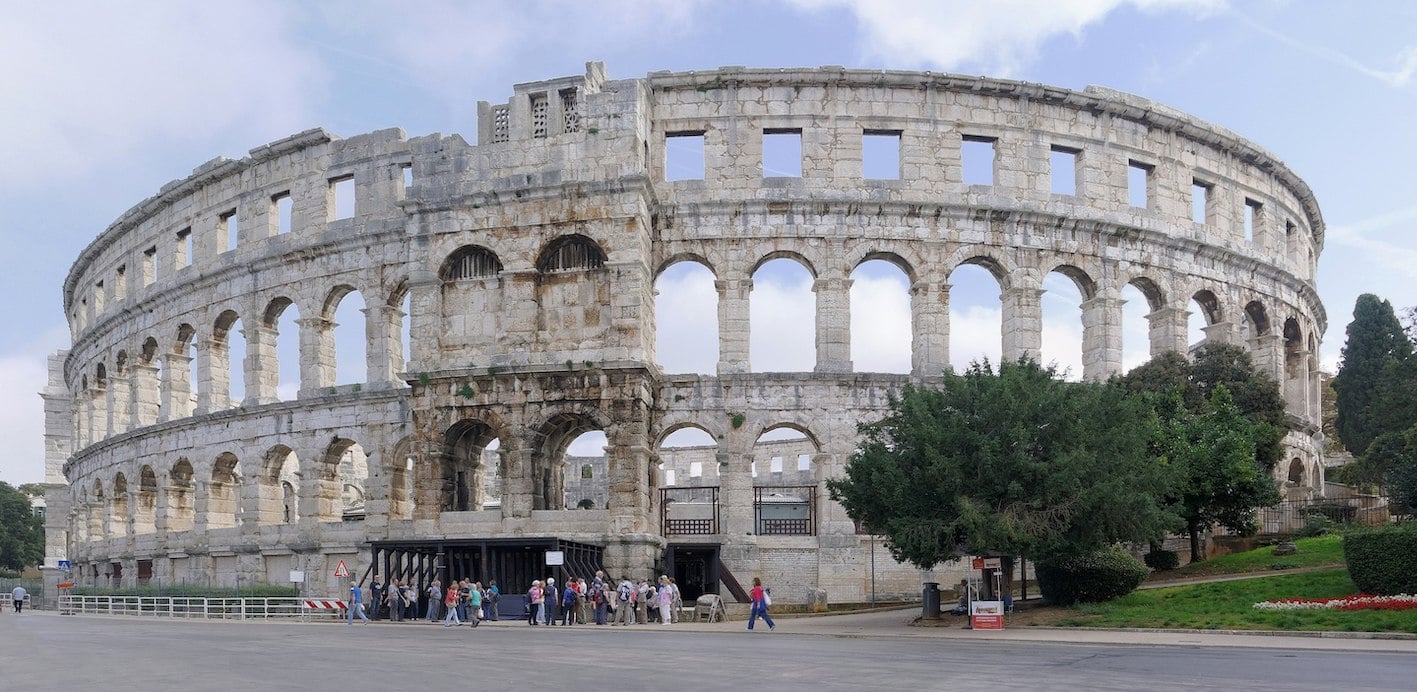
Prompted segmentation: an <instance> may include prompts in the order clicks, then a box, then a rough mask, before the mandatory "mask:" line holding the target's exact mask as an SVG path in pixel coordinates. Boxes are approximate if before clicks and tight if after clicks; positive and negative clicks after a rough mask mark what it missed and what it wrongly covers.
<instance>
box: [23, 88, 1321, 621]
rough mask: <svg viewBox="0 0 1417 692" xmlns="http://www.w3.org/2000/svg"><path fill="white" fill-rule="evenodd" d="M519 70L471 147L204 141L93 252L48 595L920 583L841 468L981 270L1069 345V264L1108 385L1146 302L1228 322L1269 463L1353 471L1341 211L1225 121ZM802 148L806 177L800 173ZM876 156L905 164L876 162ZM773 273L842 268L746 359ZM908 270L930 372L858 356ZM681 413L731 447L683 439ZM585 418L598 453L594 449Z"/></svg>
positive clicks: (842, 589) (863, 587)
mask: <svg viewBox="0 0 1417 692" xmlns="http://www.w3.org/2000/svg"><path fill="white" fill-rule="evenodd" d="M512 91H513V93H512V96H511V97H510V99H509V100H507V101H506V102H505V103H500V104H490V103H486V102H484V103H481V104H479V107H478V118H477V124H476V132H475V139H476V144H469V143H468V142H467V141H466V140H465V139H464V138H463V137H462V136H459V135H456V134H454V135H446V136H445V135H441V134H431V135H427V136H421V137H413V138H409V137H407V136H405V134H404V133H403V132H402V131H400V130H381V131H376V132H372V133H368V134H362V135H358V136H354V137H350V138H341V137H338V136H336V135H334V134H331V133H328V132H326V131H324V130H320V129H315V130H309V131H306V132H301V133H299V134H296V135H293V136H291V137H288V138H285V139H282V140H279V141H275V142H271V143H269V144H265V145H262V146H259V147H257V148H255V149H252V150H251V151H250V153H249V156H246V157H244V158H241V159H240V160H229V159H226V158H217V159H214V160H212V161H210V162H208V163H205V164H203V165H201V166H199V167H197V168H196V169H195V170H194V171H193V172H192V174H191V175H190V176H188V177H186V178H183V179H181V180H175V181H173V182H171V183H169V184H167V185H165V186H163V187H162V188H161V189H160V190H159V191H157V193H156V194H155V195H153V196H152V197H150V198H148V199H146V200H143V201H141V202H139V203H138V204H136V205H135V206H134V207H132V209H130V210H129V211H128V212H126V213H125V214H123V215H122V216H121V217H120V218H118V219H117V220H116V221H114V222H113V223H112V225H111V226H109V227H108V228H107V229H106V230H104V231H103V232H102V233H100V234H98V236H97V237H96V238H95V239H94V240H93V241H92V242H91V243H90V244H89V245H88V246H87V247H86V248H85V249H84V250H83V252H82V253H81V254H80V255H79V256H78V257H77V259H76V260H75V261H74V264H73V266H72V268H71V269H70V271H69V273H68V276H67V279H66V280H65V283H64V294H63V300H64V309H65V311H66V316H67V318H68V321H69V325H70V329H71V334H72V341H71V343H72V347H71V349H70V350H68V351H63V352H60V353H58V354H56V355H54V356H53V357H51V360H50V381H49V385H48V387H47V388H46V389H45V391H44V392H43V393H42V397H43V399H44V403H45V411H46V433H45V434H46V482H47V483H49V484H50V490H49V493H48V496H47V503H48V514H47V520H46V521H47V524H46V533H47V541H48V543H47V556H46V565H47V566H48V567H49V568H50V569H47V570H46V577H47V579H48V580H50V582H54V581H57V579H58V578H59V574H58V572H57V571H56V570H54V569H53V568H54V567H55V566H56V565H57V564H58V561H59V560H61V559H67V560H69V561H71V562H72V565H73V570H74V571H73V573H72V576H70V577H68V578H71V579H72V580H74V581H76V582H77V583H79V584H81V585H100V584H101V585H105V586H106V585H115V586H133V585H138V584H144V583H148V582H153V581H155V582H159V583H184V582H186V583H199V584H211V585H214V586H238V585H241V584H251V583H259V582H272V583H282V584H284V583H288V579H289V578H290V576H291V575H290V573H291V572H292V571H301V572H304V573H305V574H306V575H308V576H307V582H306V584H305V588H306V589H307V591H308V592H309V593H314V594H325V595H339V594H342V593H344V592H345V591H346V590H347V588H348V581H347V580H346V579H339V578H336V577H334V576H333V574H332V572H333V571H334V569H335V566H336V564H338V562H340V561H343V562H345V563H346V564H347V565H348V566H349V568H350V569H351V571H352V572H353V576H354V578H355V579H360V578H367V577H368V576H370V575H371V574H378V575H380V576H381V577H383V578H385V579H387V578H390V577H396V578H401V579H405V580H407V579H412V580H413V581H414V582H416V583H419V584H423V583H426V582H427V581H429V580H431V579H432V578H434V577H435V576H442V577H443V578H445V579H446V578H447V577H449V576H451V577H453V578H458V577H463V576H469V577H472V578H477V579H482V580H486V579H489V578H495V579H497V580H498V581H499V582H500V583H501V584H504V585H506V586H504V588H505V589H506V592H507V593H519V592H520V591H521V590H524V589H525V586H526V585H527V584H529V582H530V581H531V579H532V578H535V577H542V576H545V575H546V574H547V573H548V570H550V569H551V568H548V567H547V566H545V555H544V553H545V552H546V551H561V552H562V554H563V555H564V559H565V563H566V564H565V567H564V570H565V572H567V573H573V574H578V575H585V574H588V573H589V572H590V571H591V570H593V569H595V568H598V567H603V568H604V569H606V570H607V571H608V572H609V573H610V574H612V575H615V576H619V575H621V574H625V575H629V576H632V577H641V576H649V575H651V574H653V573H655V572H658V571H663V572H666V573H669V574H672V575H677V576H678V578H679V580H680V581H681V583H683V584H684V585H685V590H686V592H688V593H686V596H692V595H695V593H696V592H700V591H712V592H720V590H721V589H726V590H725V591H723V592H724V593H725V594H726V593H728V592H729V591H734V590H735V589H734V586H732V585H731V584H730V583H746V582H748V581H750V580H751V578H752V577H754V576H761V577H762V578H763V579H764V581H765V582H767V583H769V584H773V585H775V586H776V587H778V588H777V589H776V593H777V594H780V595H779V596H777V598H778V600H782V601H783V602H786V603H792V602H804V601H806V600H808V599H811V598H823V597H824V598H827V599H829V600H830V601H831V602H861V601H865V600H867V599H868V598H870V597H873V596H875V595H877V594H879V595H881V596H882V597H902V596H909V595H918V594H919V593H920V591H919V589H920V582H921V573H920V572H919V571H918V570H916V569H914V568H911V567H909V566H906V565H900V564H897V563H895V562H894V561H892V560H891V559H890V558H889V555H888V553H887V552H886V551H884V550H880V551H876V550H875V544H876V543H877V538H876V537H872V536H869V535H866V534H865V533H863V532H862V531H861V530H860V529H859V527H857V526H856V525H854V524H853V522H852V521H851V519H850V518H849V517H847V516H846V514H845V512H844V511H843V510H842V508H841V507H840V506H839V505H837V504H836V503H834V502H833V501H831V500H830V499H829V497H828V495H827V492H826V480H827V479H828V478H831V477H834V476H836V475H839V474H840V473H841V471H842V469H843V467H844V465H845V463H846V462H847V460H848V459H849V457H850V455H851V454H852V452H853V450H854V449H855V445H856V426H857V424H858V422H860V421H863V420H869V419H871V418H872V417H873V416H876V415H879V414H880V412H881V411H882V410H883V409H884V407H885V405H886V402H887V397H888V395H889V393H890V392H892V391H893V390H896V389H897V388H899V387H901V386H902V385H904V384H905V383H908V382H929V381H930V380H931V379H932V378H936V377H938V376H939V374H940V373H941V372H943V371H944V370H945V369H946V368H947V367H949V363H950V360H949V351H950V331H951V325H950V289H951V275H952V273H953V272H954V271H955V270H956V269H958V268H960V267H964V266H972V267H981V268H982V269H984V270H987V272H988V273H989V274H990V275H991V276H992V277H993V279H994V281H995V282H997V284H998V291H999V306H1000V311H1001V315H1002V318H1001V325H1002V327H1001V330H1000V331H1001V333H1000V334H999V338H1000V340H1001V341H1000V342H999V346H1000V353H1001V354H1002V356H1003V357H1004V358H1008V359H1013V358H1018V357H1021V356H1023V355H1025V354H1035V355H1036V354H1038V352H1039V348H1040V341H1041V338H1042V328H1041V307H1040V296H1041V294H1042V293H1043V281H1044V279H1045V277H1047V276H1048V275H1050V274H1053V273H1061V274H1062V275H1064V276H1066V277H1067V278H1069V279H1071V281H1072V282H1073V284H1075V285H1076V287H1077V290H1078V293H1079V294H1080V295H1081V296H1082V302H1081V306H1080V309H1079V313H1080V314H1079V315H1078V319H1079V320H1080V322H1081V325H1082V334H1083V337H1082V343H1081V353H1082V361H1081V362H1082V372H1081V373H1080V375H1081V376H1082V377H1086V378H1103V377H1107V376H1109V375H1112V374H1116V373H1119V372H1120V371H1121V368H1122V357H1121V354H1122V336H1121V320H1122V303H1123V298H1122V292H1123V291H1124V290H1126V289H1128V288H1129V287H1130V288H1131V289H1135V290H1136V291H1139V292H1140V295H1141V296H1144V301H1145V303H1146V310H1147V313H1146V323H1147V333H1148V335H1149V339H1148V341H1149V344H1148V346H1149V350H1150V353H1152V354H1159V353H1162V352H1166V351H1180V352H1183V353H1184V352H1186V351H1187V350H1188V349H1189V348H1190V347H1191V346H1192V344H1190V343H1188V331H1187V330H1188V320H1191V319H1192V315H1196V314H1198V315H1199V316H1200V317H1201V318H1203V320H1204V323H1205V327H1204V338H1205V339H1206V340H1216V341H1221V342H1229V343H1235V344H1242V345H1245V346H1247V347H1248V348H1249V349H1250V351H1251V353H1252V354H1253V356H1254V361H1255V363H1256V366H1257V367H1258V368H1261V369H1263V370H1265V371H1267V372H1269V373H1271V374H1272V375H1273V376H1274V377H1275V378H1276V379H1277V380H1278V381H1279V382H1280V384H1281V388H1282V391H1283V394H1284V397H1285V401H1286V403H1287V406H1288V411H1289V414H1290V417H1291V421H1292V423H1293V425H1292V429H1291V431H1290V432H1289V433H1288V435H1287V437H1286V438H1285V442H1284V444H1285V447H1286V456H1285V461H1284V463H1282V464H1281V465H1280V467H1279V469H1277V471H1276V478H1275V480H1276V482H1277V483H1286V484H1287V485H1288V488H1287V492H1289V493H1291V495H1292V494H1294V493H1299V494H1303V493H1308V494H1314V493H1318V492H1321V489H1322V487H1323V472H1322V465H1321V461H1322V460H1321V441H1322V436H1321V433H1320V432H1319V417H1320V411H1319V396H1320V382H1319V377H1318V365H1317V353H1318V346H1319V338H1320V335H1322V334H1323V332H1324V329H1325V327H1326V320H1327V318H1326V315H1325V312H1324V308H1323V306H1322V304H1321V303H1320V301H1319V298H1318V296H1317V293H1316V291H1315V287H1314V274H1315V267H1316V262H1317V260H1318V257H1319V254H1320V252H1321V251H1322V248H1323V242H1324V223H1323V219H1322V216H1321V215H1320V212H1319V208H1318V205H1317V202H1316V200H1315V199H1314V196H1313V194H1312V192H1311V191H1310V189H1309V187H1308V186H1307V185H1306V184H1305V183H1304V182H1303V181H1302V180H1300V179H1299V178H1298V177H1297V176H1296V175H1295V174H1294V172H1293V171H1291V170H1290V169H1289V168H1288V167H1287V166H1286V165H1285V164H1284V163H1283V162H1282V161H1280V160H1279V159H1278V158H1277V157H1275V156H1274V155H1273V154H1271V153H1269V152H1267V151H1265V150H1264V149H1261V148H1259V147H1258V146H1256V145H1255V144H1253V143H1251V142H1249V141H1247V140H1245V139H1243V138H1242V137H1240V136H1238V135H1237V134H1235V133H1232V132H1230V131H1229V130H1226V129H1224V128H1222V127H1220V126H1217V125H1213V124H1209V123H1206V122H1203V121H1201V120H1199V119H1197V118H1195V117H1192V116H1190V115H1187V114H1185V113H1181V112H1179V111H1176V110H1174V109H1171V108H1168V107H1166V106H1164V105H1161V104H1158V103H1154V102H1151V101H1148V100H1146V99H1144V98H1140V97H1137V96H1133V95H1130V94H1125V93H1121V92H1117V91H1113V90H1109V89H1105V88H1099V87H1092V86H1089V87H1087V88H1086V89H1083V90H1081V91H1074V90H1068V89H1062V88H1057V87H1052V86H1046V85H1040V84H1033V83H1025V82H1017V81H1008V80H999V79H990V78H980V77H966V76H961V75H953V74H939V73H928V72H926V73H922V72H895V71H873V70H853V69H843V68H840V67H823V68H816V69H748V68H741V67H725V68H720V69H717V70H708V71H695V72H678V73H670V72H654V73H650V74H649V75H647V76H644V77H641V78H634V79H623V80H612V79H610V78H609V76H608V74H607V72H606V70H605V67H604V66H603V65H602V64H600V63H588V64H587V66H586V71H585V74H583V75H576V76H571V77H563V78H558V79H551V80H547V81H538V82H529V83H524V84H517V85H515V86H514V87H513V89H512ZM784 146H785V147H786V148H787V149H786V150H787V151H791V152H794V155H795V159H796V160H795V161H789V165H788V166H787V169H788V170H786V171H783V170H778V167H776V166H774V167H772V168H771V169H770V168H769V167H768V166H767V165H766V163H765V156H766V154H765V151H766V149H765V148H767V147H772V148H776V149H774V150H775V151H776V150H778V149H781V147H784ZM680 151H687V152H690V153H689V154H688V155H687V158H686V159H684V160H679V159H678V158H677V157H678V156H679V154H678V153H677V152H680ZM881 151H885V152H886V156H887V157H888V163H887V167H888V168H890V170H889V172H888V173H887V174H886V175H874V176H871V177H868V176H867V169H868V163H867V162H866V159H868V158H870V157H872V156H875V155H878V154H879V153H880V152H881ZM892 157H893V158H892ZM686 161H687V163H686ZM981 162H982V163H981ZM1060 180H1062V181H1066V182H1067V183H1070V185H1069V186H1068V187H1067V188H1065V189H1062V190H1060V189H1058V185H1059V181H1060ZM773 260H789V261H791V262H794V263H796V264H797V265H799V266H800V267H801V268H802V270H805V271H806V272H808V273H810V276H811V290H812V293H813V294H814V300H815V315H814V318H815V322H814V323H815V330H814V334H815V364H814V365H813V366H812V367H811V368H810V369H809V370H806V371H797V372H765V371H762V370H761V369H760V368H755V367H754V365H753V363H752V362H751V360H750V357H749V355H750V339H751V334H750V322H751V320H750V314H751V313H750V309H751V302H752V298H753V293H754V290H753V289H754V277H755V273H756V272H757V271H758V270H759V269H760V268H761V267H762V266H763V265H764V264H766V263H768V262H770V261H773ZM875 260H882V261H885V262H888V263H889V264H890V265H892V266H893V267H894V268H895V269H896V270H898V271H899V272H900V273H902V274H903V275H904V277H905V280H906V281H907V282H908V286H909V305H910V331H911V337H910V344H909V345H910V371H909V372H908V373H906V372H899V373H882V372H863V371H860V369H859V368H857V367H856V366H855V365H854V363H853V353H852V335H851V312H852V309H853V306H852V302H851V299H850V291H851V286H852V273H853V271H854V270H855V269H856V268H857V267H858V266H860V265H862V264H863V263H866V262H870V261H875ZM681 263H693V264H695V265H697V266H698V267H699V268H700V269H701V270H704V271H707V272H711V274H712V279H713V284H712V285H713V286H714V288H715V289H716V292H717V309H716V315H715V314H712V313H710V314H706V315H703V316H702V318H703V320H705V321H706V322H708V323H713V322H714V321H715V319H716V325H717V327H716V333H717V352H718V360H717V366H716V368H715V372H712V373H708V374H704V373H696V374H683V373H675V372H667V371H666V370H665V369H664V368H663V367H662V366H661V365H660V364H659V363H660V361H659V360H658V358H657V353H656V345H657V331H656V324H657V322H656V311H655V307H656V282H657V280H658V279H659V277H661V275H662V274H663V273H664V272H665V271H666V270H669V269H670V268H671V267H674V266H676V265H679V264H681ZM355 294H357V295H358V296H359V297H360V298H362V300H363V304H364V306H365V307H364V308H363V310H362V313H355V314H362V319H363V323H362V324H358V323H355V324H348V323H346V324H344V325H342V327H343V328H342V329H341V333H344V334H349V333H352V334H354V335H355V338H356V339H358V337H359V336H361V335H362V339H358V340H359V341H361V342H362V345H363V347H364V365H365V367H364V372H363V373H361V375H362V376H361V377H359V378H357V380H356V381H355V382H353V383H349V382H337V380H336V376H335V369H336V367H335V363H336V348H337V340H336V338H335V332H336V329H337V328H340V327H341V325H339V324H338V323H337V321H336V320H335V319H334V315H335V312H336V311H337V310H338V309H339V307H340V305H341V304H342V303H344V301H347V300H351V299H352V298H351V297H352V296H354V295H355ZM857 309H860V308H859V306H858V307H857ZM297 314H298V319H294V318H293V316H294V315H297ZM346 322H348V321H347V320H346ZM282 326H284V328H282ZM405 333H406V334H407V337H404V336H403V335H404V334H405ZM709 340H712V339H711V338H710V339H709ZM236 342H239V344H241V345H242V348H240V349H237V348H235V347H234V346H233V344H234V343H236ZM338 343H339V344H341V347H343V346H342V344H344V343H345V341H343V340H341V341H339V342H338ZM297 345H298V353H299V357H298V361H299V362H298V363H293V362H280V360H281V359H280V357H279V353H280V352H281V351H282V350H283V349H293V348H294V347H295V346H297ZM291 352H294V351H291ZM858 355H859V354H858ZM295 372H298V375H299V387H298V391H282V388H281V387H280V382H281V381H282V378H281V374H282V373H295ZM237 378H239V379H240V381H241V382H242V383H243V386H242V387H241V389H243V390H244V391H243V392H241V393H240V395H239V396H233V391H234V387H233V380H235V379H237ZM685 429H697V430H698V431H700V432H701V433H702V435H701V439H705V440H710V441H711V442H710V443H709V444H707V445H699V446H697V447H693V448H690V449H677V448H671V447H669V446H667V445H666V444H665V440H666V438H668V437H669V436H670V435H672V434H674V433H676V432H679V431H682V430H685ZM784 430H786V431H791V435H792V436H793V437H792V439H781V438H780V437H774V436H773V433H775V432H781V431H784ZM589 431H599V432H601V433H603V434H604V436H605V454H604V456H603V457H596V458H585V459H583V458H569V457H568V455H567V450H568V446H569V445H570V444H571V442H572V441H573V440H574V439H576V438H577V437H578V436H580V435H581V434H583V433H587V432H589ZM877 552H879V553H880V555H877V554H876V553H877ZM955 578H957V577H955ZM942 581H943V579H942ZM508 600H509V601H510V600H512V599H508Z"/></svg>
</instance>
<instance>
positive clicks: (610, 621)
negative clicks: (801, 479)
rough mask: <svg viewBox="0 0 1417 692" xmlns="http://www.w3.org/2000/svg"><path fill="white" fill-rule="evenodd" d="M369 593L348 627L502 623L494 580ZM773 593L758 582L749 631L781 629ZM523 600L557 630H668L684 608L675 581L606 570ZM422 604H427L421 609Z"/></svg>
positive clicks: (355, 588) (354, 596)
mask: <svg viewBox="0 0 1417 692" xmlns="http://www.w3.org/2000/svg"><path fill="white" fill-rule="evenodd" d="M370 591H371V597H370V599H369V604H370V614H369V616H366V615H365V609H364V601H365V599H364V590H363V588H362V587H361V586H360V584H359V582H354V583H353V584H351V585H350V603H349V608H348V610H347V617H348V622H349V624H351V625H352V624H354V618H355V617H356V616H357V617H359V618H361V619H362V620H363V621H364V622H366V623H367V622H369V617H370V616H372V617H373V618H374V619H379V618H380V617H381V615H383V614H387V617H388V619H389V620H393V621H402V620H417V619H419V614H420V613H422V615H423V617H424V618H426V619H427V620H428V622H437V621H438V620H440V619H441V620H442V621H443V626H444V627H456V626H459V625H461V624H462V623H464V622H466V623H468V624H470V625H472V626H473V627H476V626H477V624H478V622H480V621H482V620H497V619H498V617H497V616H498V613H497V605H498V603H500V602H501V600H502V593H501V590H500V589H499V588H498V587H497V580H495V579H493V580H489V581H488V582H487V585H486V586H485V587H484V586H483V585H482V583H481V582H477V581H471V580H468V579H462V580H458V581H455V582H452V583H450V584H449V585H448V586H447V587H446V588H445V587H444V586H443V584H442V582H441V581H439V580H437V579H434V580H433V583H432V584H430V585H429V586H428V588H427V589H426V590H424V591H423V593H421V594H420V593H419V590H418V589H416V588H414V587H413V586H412V585H411V584H405V583H403V582H402V581H401V580H398V579H394V580H392V581H390V582H389V583H388V584H387V585H383V584H381V583H380V582H379V579H378V577H375V579H374V582H373V584H372V585H371V586H370ZM771 593H772V592H771V589H765V588H764V587H763V585H762V581H761V580H760V579H758V578H757V577H754V578H753V591H752V602H753V603H752V610H751V611H750V614H749V616H748V629H749V630H751V629H753V624H754V623H755V622H756V621H757V619H758V618H762V619H763V622H766V623H767V625H768V629H776V627H777V625H776V624H775V623H774V622H773V620H772V617H771V616H770V615H768V606H770V605H772V600H771V599H772V595H771ZM522 599H523V600H522V604H523V607H522V612H523V615H524V616H525V617H526V621H527V624H528V625H556V624H558V623H557V621H558V620H559V621H560V622H559V624H561V625H562V626H570V625H578V624H582V625H583V624H590V623H592V622H594V623H595V624H597V625H611V626H614V625H626V626H628V625H636V624H639V625H644V624H649V623H651V622H656V621H657V622H659V623H661V624H664V625H668V624H670V623H675V622H679V613H680V611H681V610H682V609H683V607H684V600H683V597H682V596H681V594H680V593H679V585H678V584H676V583H674V578H673V577H669V576H661V577H660V578H659V579H658V580H657V581H656V582H655V583H653V584H651V583H650V581H649V580H648V579H640V580H639V581H638V582H636V581H634V580H632V579H630V578H629V577H621V578H620V580H619V581H618V582H617V581H615V580H614V579H610V578H607V577H606V576H605V572H604V571H602V570H596V572H595V576H594V577H593V578H591V580H590V581H586V580H585V579H584V578H581V577H571V578H570V579H568V580H566V583H565V584H564V585H558V584H557V583H556V578H555V577H547V578H546V579H545V580H542V579H537V580H534V581H532V582H531V586H530V588H528V589H527V592H526V594H525V595H523V596H522ZM420 600H422V601H423V603H424V605H423V608H422V610H420V607H419V601H420Z"/></svg>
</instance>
